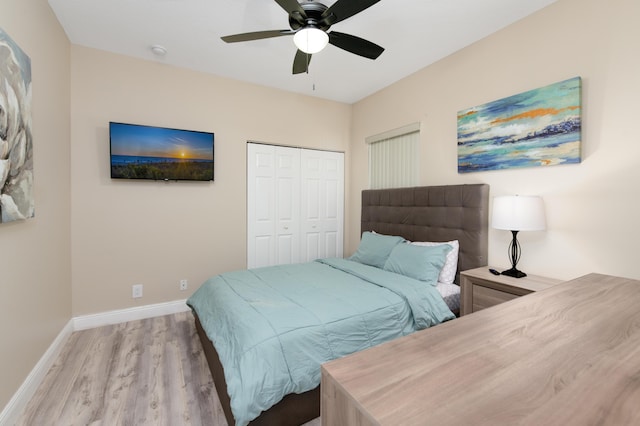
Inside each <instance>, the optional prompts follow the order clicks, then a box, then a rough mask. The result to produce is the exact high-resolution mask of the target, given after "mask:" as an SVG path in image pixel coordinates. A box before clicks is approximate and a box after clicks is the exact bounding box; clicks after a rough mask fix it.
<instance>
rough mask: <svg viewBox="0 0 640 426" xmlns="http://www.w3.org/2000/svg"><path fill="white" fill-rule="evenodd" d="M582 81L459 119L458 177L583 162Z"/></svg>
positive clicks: (494, 104) (497, 103)
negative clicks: (483, 172) (581, 146)
mask: <svg viewBox="0 0 640 426" xmlns="http://www.w3.org/2000/svg"><path fill="white" fill-rule="evenodd" d="M580 91H581V79H580V77H574V78H571V79H569V80H565V81H561V82H559V83H554V84H551V85H549V86H545V87H541V88H539V89H534V90H530V91H528V92H524V93H520V94H518V95H514V96H510V97H508V98H504V99H500V100H497V101H493V102H489V103H487V104H484V105H480V106H477V107H474V108H468V109H466V110H464V111H460V112H459V113H458V173H467V172H478V171H486V170H500V169H511V168H519V167H535V166H552V165H556V164H574V163H579V162H580V143H581V111H582V105H581V94H580Z"/></svg>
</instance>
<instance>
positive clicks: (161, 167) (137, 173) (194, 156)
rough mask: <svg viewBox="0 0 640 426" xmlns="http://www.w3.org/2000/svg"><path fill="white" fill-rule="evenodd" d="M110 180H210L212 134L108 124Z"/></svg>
mask: <svg viewBox="0 0 640 426" xmlns="http://www.w3.org/2000/svg"><path fill="white" fill-rule="evenodd" d="M109 140H110V147H111V178H112V179H149V180H167V181H168V180H192V181H194V180H195V181H212V180H213V164H214V161H213V160H214V158H213V153H214V134H213V133H208V132H197V131H192V130H178V129H169V128H165V127H154V126H143V125H139V124H125V123H114V122H110V123H109Z"/></svg>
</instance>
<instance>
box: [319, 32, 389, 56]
mask: <svg viewBox="0 0 640 426" xmlns="http://www.w3.org/2000/svg"><path fill="white" fill-rule="evenodd" d="M329 43H331V44H333V45H334V46H336V47H339V48H340V49H343V50H346V51H347V52H351V53H355V54H356V55H360V56H364V57H365V58H369V59H376V58H377V57H378V56H380V55H381V54H382V52H384V47H380V46H378V45H377V44H375V43H371V42H370V41H367V40H365V39H363V38H360V37H356V36H352V35H350V34H345V33H339V32H337V31H331V32H330V33H329Z"/></svg>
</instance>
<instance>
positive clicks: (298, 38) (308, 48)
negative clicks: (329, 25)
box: [293, 27, 329, 54]
mask: <svg viewBox="0 0 640 426" xmlns="http://www.w3.org/2000/svg"><path fill="white" fill-rule="evenodd" d="M293 42H294V43H295V45H296V47H297V48H298V49H300V50H302V51H303V52H304V53H309V54H314V53H318V52H320V51H321V50H322V49H324V48H325V47H326V46H327V44H328V43H329V35H328V34H327V33H326V32H324V31H322V30H320V29H318V28H315V27H306V28H302V29H301V30H299V31H298V32H297V33H296V34H295V35H294V36H293Z"/></svg>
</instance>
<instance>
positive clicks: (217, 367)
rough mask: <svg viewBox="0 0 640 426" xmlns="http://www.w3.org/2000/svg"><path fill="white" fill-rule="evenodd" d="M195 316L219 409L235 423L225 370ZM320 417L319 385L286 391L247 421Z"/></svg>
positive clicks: (294, 423)
mask: <svg viewBox="0 0 640 426" xmlns="http://www.w3.org/2000/svg"><path fill="white" fill-rule="evenodd" d="M193 316H194V317H195V323H196V330H198V336H199V337H200V341H201V342H202V349H203V350H204V354H205V357H206V358H207V364H209V370H211V376H212V377H213V383H214V384H215V386H216V391H217V392H218V398H220V405H222V411H224V416H225V417H226V418H227V423H228V424H229V426H234V425H235V424H236V421H235V419H234V418H233V414H232V413H231V400H230V398H229V394H228V393H227V382H226V380H225V379H224V371H223V369H222V364H221V363H220V358H219V357H218V352H216V349H215V348H214V346H213V343H211V340H209V338H208V337H207V334H206V333H205V331H204V329H203V328H202V324H200V319H199V318H198V315H197V314H196V313H195V312H193ZM319 416H320V386H318V387H317V388H315V389H313V390H310V391H308V392H305V393H301V394H295V393H293V394H289V395H287V396H285V397H284V398H283V399H282V401H280V402H279V403H277V404H276V405H274V406H273V407H271V408H270V409H268V410H267V411H263V412H262V414H260V416H259V417H258V418H257V419H255V420H253V421H252V422H250V423H249V425H251V426H274V425H278V426H298V425H301V424H303V423H306V422H308V421H311V420H313V419H315V418H316V417H319Z"/></svg>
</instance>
